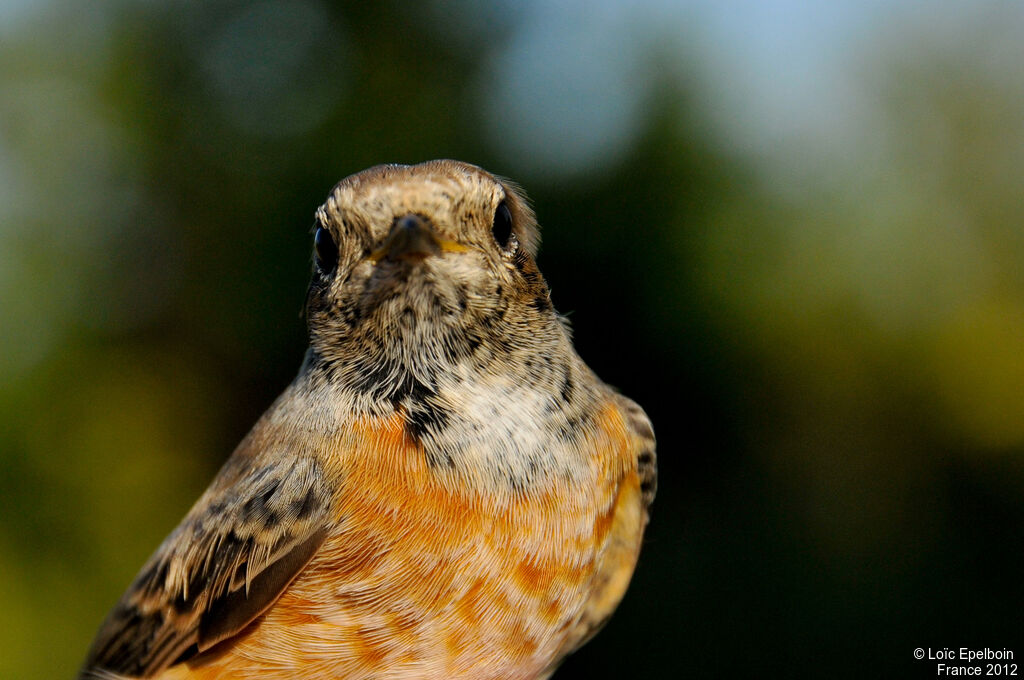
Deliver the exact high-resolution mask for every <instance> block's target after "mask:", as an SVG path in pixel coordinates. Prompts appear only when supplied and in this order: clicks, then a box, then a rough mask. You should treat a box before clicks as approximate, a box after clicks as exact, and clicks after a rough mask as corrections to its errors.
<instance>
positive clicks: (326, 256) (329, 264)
mask: <svg viewBox="0 0 1024 680" xmlns="http://www.w3.org/2000/svg"><path fill="white" fill-rule="evenodd" d="M313 246H314V248H315V250H316V266H317V267H319V268H320V271H322V272H324V273H326V272H329V271H331V270H332V269H334V265H336V264H338V246H337V245H335V243H334V239H333V238H331V232H329V231H327V230H326V229H324V228H323V227H317V228H316V234H315V235H314V236H313Z"/></svg>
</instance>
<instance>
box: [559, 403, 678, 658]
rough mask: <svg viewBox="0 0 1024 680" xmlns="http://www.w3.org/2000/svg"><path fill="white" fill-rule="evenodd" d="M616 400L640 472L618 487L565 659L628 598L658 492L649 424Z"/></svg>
mask: <svg viewBox="0 0 1024 680" xmlns="http://www.w3.org/2000/svg"><path fill="white" fill-rule="evenodd" d="M616 400H617V402H618V406H619V409H620V411H621V413H622V417H623V420H625V422H626V425H627V427H628V428H629V430H630V435H631V436H630V437H629V446H630V451H629V454H628V455H630V456H635V458H636V473H635V475H634V474H628V475H627V476H626V478H625V479H624V480H623V481H622V483H621V484H620V486H619V491H618V496H617V498H616V501H615V509H614V511H613V515H612V526H611V528H610V529H609V531H608V537H607V538H606V539H605V544H604V547H603V549H602V552H601V557H600V566H599V567H598V570H597V573H596V574H595V576H594V580H593V582H592V583H591V586H590V597H589V599H588V600H587V603H586V605H585V606H584V609H583V613H582V615H581V616H580V619H579V621H578V622H577V623H576V626H575V629H574V630H573V631H572V632H571V633H570V635H569V638H568V640H567V642H566V645H565V647H564V649H563V653H564V654H568V653H570V652H572V651H573V650H575V649H578V648H579V647H580V646H581V645H583V644H585V643H586V642H587V641H588V640H590V638H592V637H594V635H596V634H597V633H598V631H600V630H601V628H602V627H603V626H604V624H605V623H607V622H608V619H609V618H610V617H611V615H612V612H614V611H615V608H616V607H617V606H618V605H619V602H620V601H621V600H622V597H623V595H625V594H626V588H627V586H629V581H630V579H631V578H632V577H633V570H634V568H635V567H636V560H637V556H638V555H639V554H640V542H641V539H642V538H643V534H644V529H645V528H646V526H647V521H648V519H649V518H650V508H651V503H652V502H653V501H654V494H655V492H656V491H657V487H658V467H657V459H656V456H655V440H654V430H653V428H652V427H651V421H650V419H649V418H648V417H647V414H646V413H644V410H643V409H642V408H640V406H639V405H637V404H636V402H634V401H632V400H630V399H627V398H626V397H623V396H622V395H616Z"/></svg>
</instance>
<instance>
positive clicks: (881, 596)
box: [0, 0, 1024, 678]
mask: <svg viewBox="0 0 1024 680" xmlns="http://www.w3.org/2000/svg"><path fill="white" fill-rule="evenodd" d="M601 6H602V7H603V5H601ZM523 7H524V8H525V9H524V8H520V7H519V6H517V5H514V4H512V3H501V2H495V3H490V4H483V3H469V2H460V1H459V0H447V1H441V0H438V1H436V2H432V3H427V4H425V5H424V6H423V7H421V8H419V9H410V7H408V6H403V5H400V4H398V3H394V4H392V3H359V2H340V3H326V2H318V1H316V0H303V1H302V2H297V3H282V2H274V1H271V0H265V1H263V2H255V3H249V2H241V1H231V2H228V1H218V2H205V3H200V2H187V1H178V2H169V3H146V2H134V3H125V2H102V3H93V4H88V5H87V4H84V3H83V4H69V3H53V4H47V5H44V6H43V7H42V9H38V10H34V11H32V12H28V11H27V10H24V8H23V10H24V11H23V14H24V16H21V17H20V18H18V20H17V21H13V20H12V21H10V22H9V23H8V24H7V25H6V26H3V28H2V33H0V90H2V92H3V94H2V95H0V319H2V325H3V329H4V330H3V332H2V333H0V504H2V505H0V507H2V508H3V512H2V515H0V629H2V630H3V631H4V632H5V635H4V636H3V638H2V639H0V676H2V677H5V678H53V677H68V676H70V675H71V674H72V673H73V670H74V669H75V668H76V667H77V664H78V663H79V662H80V660H81V658H82V657H83V655H84V653H85V650H86V648H87V646H88V643H89V641H90V639H91V636H92V635H93V633H94V632H95V630H96V627H97V626H98V624H99V621H100V620H101V618H102V617H103V616H104V614H105V612H106V610H107V609H108V607H109V606H111V604H112V603H113V602H114V600H115V599H116V598H117V597H118V595H119V594H120V592H121V591H122V589H123V588H124V587H125V586H126V585H127V583H128V582H129V581H130V579H131V578H132V576H133V575H134V573H135V571H136V569H137V568H138V567H139V566H140V565H141V563H142V561H143V560H144V559H145V558H146V557H147V555H148V554H149V553H150V551H152V550H153V549H154V548H155V546H156V545H157V544H158V543H159V541H160V540H161V539H162V538H163V536H164V535H166V533H167V532H168V531H169V530H170V529H171V528H172V527H173V526H174V525H175V523H176V522H177V521H178V519H179V518H180V517H181V516H182V514H183V513H184V512H185V511H186V510H187V508H188V506H189V504H190V503H191V502H192V500H193V499H194V498H195V497H196V496H198V494H199V493H200V492H201V490H202V489H203V488H204V486H205V484H206V482H207V481H208V479H209V478H210V476H211V475H212V474H213V472H214V471H215V470H216V468H217V467H218V465H219V464H220V462H221V461H222V460H223V459H224V457H225V456H226V455H227V454H228V452H229V451H230V450H231V448H232V447H233V445H234V444H235V443H236V442H237V441H238V439H239V438H240V437H241V436H242V435H243V434H244V433H245V431H246V430H247V428H248V427H249V426H250V425H251V423H252V422H254V420H255V419H256V418H257V417H258V415H259V414H260V413H261V412H262V410H263V409H264V408H266V406H267V405H268V404H269V403H270V401H271V400H272V399H273V397H274V396H275V395H276V394H277V393H278V392H279V391H280V390H281V389H282V388H283V387H284V386H285V385H286V384H287V382H288V381H289V380H290V378H291V376H292V375H293V373H294V371H295V370H296V369H297V367H298V364H299V362H300V359H301V355H302V351H303V348H304V342H305V339H304V329H303V322H302V320H301V319H300V317H299V312H300V308H301V304H302V301H303V296H304V288H305V283H306V277H307V276H308V265H309V252H308V251H309V234H308V226H309V225H310V224H311V221H312V214H313V211H314V209H315V208H316V206H317V205H318V204H319V203H320V202H321V201H322V200H323V198H324V197H325V196H326V194H327V192H328V191H329V189H330V187H331V186H332V185H333V184H334V183H335V182H336V181H337V180H339V179H340V178H342V177H344V176H345V175H347V174H349V173H351V172H354V171H357V170H360V169H362V168H364V167H367V166H370V165H374V164H377V163H381V162H418V161H421V160H426V159H429V158H433V157H454V158H460V159H463V160H467V161H470V162H474V163H478V164H480V165H483V166H484V167H486V168H488V169H491V170H493V171H495V172H498V173H500V174H504V175H507V176H510V177H513V178H515V179H516V180H517V181H519V182H520V183H521V184H522V185H523V186H524V187H525V188H526V189H527V191H528V192H529V193H530V195H531V197H532V198H533V200H534V203H535V206H536V208H537V213H538V216H539V218H540V221H541V224H542V226H543V227H544V229H545V231H544V234H545V244H544V248H543V250H542V253H541V266H542V268H543V269H544V271H545V273H546V275H547V277H548V279H549V282H550V283H551V285H552V288H553V296H554V300H555V303H556V305H558V307H559V308H560V309H561V310H562V311H563V312H568V313H569V318H570V319H571V320H572V322H573V325H574V328H575V337H576V342H577V347H578V349H579V351H580V353H581V354H582V356H583V357H584V358H585V359H586V360H587V361H588V362H589V363H590V364H591V365H592V366H593V367H594V368H595V370H596V371H597V372H598V374H600V375H601V376H602V377H603V378H605V379H606V380H607V381H609V382H610V383H612V384H614V385H616V386H618V387H620V388H621V389H622V390H623V391H624V392H625V393H626V394H628V395H630V396H632V397H634V398H635V399H636V400H637V401H638V402H639V403H641V404H643V405H644V406H645V408H646V409H647V410H648V412H649V413H650V415H651V417H652V419H653V421H654V423H655V429H656V430H657V432H658V435H659V457H660V468H661V474H662V477H661V480H662V481H661V487H660V491H659V497H658V499H657V502H656V506H655V515H654V522H653V524H652V526H651V529H650V534H649V540H648V542H647V547H646V549H645V552H644V554H643V556H642V558H641V565H640V569H639V571H638V573H637V576H636V579H635V581H634V584H633V586H632V588H631V591H630V593H629V595H628V597H627V598H626V600H625V602H624V603H623V605H622V607H621V609H620V611H619V613H618V614H617V615H616V617H614V618H613V619H612V621H611V623H610V624H609V626H608V629H607V630H606V631H605V632H604V633H602V634H601V636H600V637H599V638H598V639H597V641H596V642H595V643H593V644H591V645H589V646H587V647H586V648H585V649H584V650H582V651H581V652H580V653H579V654H577V655H575V656H574V657H572V658H571V659H570V660H569V661H568V662H567V664H566V665H565V667H564V668H563V670H562V671H560V672H559V674H558V676H557V677H560V678H575V677H579V678H589V677H648V676H651V677H658V676H665V675H671V676H673V677H674V676H675V675H676V674H680V675H682V674H684V673H685V674H689V675H693V676H697V677H705V676H715V677H723V676H724V677H730V676H741V675H742V676H747V675H751V674H757V675H759V676H764V675H785V676H789V677H802V676H806V677H819V676H821V675H828V676H830V677H851V678H854V677H856V678H860V677H864V676H866V675H870V676H886V675H907V674H909V673H910V672H925V671H923V670H922V668H921V667H915V666H914V662H913V660H912V658H911V653H912V650H913V649H914V648H915V647H919V646H921V647H927V646H945V645H948V646H952V647H959V646H962V645H976V646H989V647H993V648H995V647H1001V646H1004V645H1005V646H1010V647H1011V648H1014V649H1015V651H1017V652H1018V653H1020V652H1021V651H1024V648H1022V647H1021V646H1020V643H1021V642H1022V639H1021V635H1020V603H1021V602H1022V601H1024V586H1022V585H1021V583H1022V582H1021V579H1020V566H1021V563H1022V557H1024V551H1022V548H1021V536H1022V529H1024V503H1022V492H1024V456H1022V454H1024V359H1022V358H1021V357H1024V353H1022V351H1021V350H1022V347H1024V274H1022V272H1024V230H1022V229H1021V216H1022V215H1024V77H1022V72H1021V71H1020V69H1019V64H1020V63H1021V56H1024V55H1022V54H1021V48H1020V45H1021V43H1020V41H1019V38H1018V36H1019V35H1020V28H1021V27H1022V24H1024V21H1022V20H1021V16H1020V13H1019V12H1017V11H1016V10H1015V9H1012V8H1009V9H1008V8H1007V7H1005V6H1000V5H996V4H994V3H993V4H992V5H989V4H988V3H979V5H978V10H977V15H978V19H977V20H976V21H973V22H968V23H967V24H966V25H965V26H964V27H963V32H962V36H961V38H960V39H958V40H950V39H949V36H948V35H947V34H941V33H940V34H938V35H937V36H933V35H931V34H929V32H928V30H927V25H922V27H920V30H918V31H917V32H916V33H914V32H913V31H911V32H909V33H907V32H900V31H889V32H883V33H882V34H880V35H879V36H877V37H876V39H875V40H874V41H869V42H866V43H865V44H864V45H862V46H861V47H860V49H859V50H858V49H854V50H853V51H852V54H851V56H850V57H849V58H850V60H851V62H853V64H854V66H853V67H852V68H854V70H858V73H859V74H860V76H859V77H860V82H859V84H860V87H861V101H860V103H861V105H862V107H863V108H864V110H865V111H866V112H867V117H866V122H865V121H862V123H863V124H864V128H863V129H862V130H861V131H860V132H859V133H858V135H854V136H852V137H850V138H848V141H846V142H845V143H842V144H838V147H837V148H838V149H839V152H838V153H835V154H834V155H827V156H824V157H822V156H814V155H813V154H808V153H807V152H806V150H805V149H802V148H800V146H799V145H794V146H792V147H785V148H780V149H775V152H774V153H762V154H756V155H750V154H744V153H743V152H741V151H737V145H735V144H731V143H730V140H729V138H728V135H729V133H728V130H723V128H721V127H716V125H715V124H714V121H713V120H711V112H710V109H711V108H712V107H710V106H709V105H708V99H707V93H708V92H710V91H712V90H713V89H714V88H713V87H712V86H711V85H712V84H711V83H709V82H708V76H707V75H706V74H704V75H701V73H700V70H699V69H698V68H696V67H695V65H696V64H698V63H699V62H700V55H699V53H698V52H699V50H698V52H694V51H692V50H690V49H688V48H684V47H683V46H682V45H681V44H680V43H681V42H682V41H681V40H680V39H679V38H678V36H675V35H673V30H672V27H671V26H659V24H658V22H657V21H642V20H637V21H632V22H629V23H628V24H626V25H623V24H621V23H617V22H616V21H615V20H614V17H612V18H611V19H609V18H608V16H605V20H604V23H603V24H602V23H601V22H599V21H597V20H594V21H596V23H593V22H589V21H590V20H589V19H587V18H581V19H579V20H578V21H575V20H574V23H573V24H572V26H573V29H572V31H573V32H572V34H571V36H569V37H567V38H566V42H565V44H562V43H559V42H558V41H557V40H556V39H557V37H558V36H559V35H561V33H560V32H559V30H555V29H553V28H552V27H551V25H545V30H536V25H537V20H536V16H534V19H533V23H531V18H530V17H531V12H533V14H534V15H536V14H537V13H538V12H541V9H543V7H544V6H543V5H541V4H536V5H532V4H527V5H524V6H523ZM993 7H994V8H995V9H993ZM1000 8H1002V9H1000ZM595 12H596V13H598V14H599V13H600V12H597V11H596V10H595ZM588 22H589V23H588ZM609 26H611V27H613V28H614V29H615V30H611V29H609ZM620 28H621V29H622V30H619V29H620ZM690 30H691V31H695V32H699V30H700V28H699V26H697V27H696V28H693V27H691V29H690ZM611 34H614V35H616V36H618V37H617V40H619V41H620V43H623V42H624V43H628V47H629V49H628V50H626V51H625V52H622V53H621V54H625V55H626V56H621V54H620V53H619V52H615V51H614V50H612V51H610V52H608V53H607V54H605V56H604V58H605V59H607V60H609V61H607V62H605V63H604V64H598V66H597V67H596V68H598V70H599V72H598V73H597V75H599V76H600V77H596V78H595V79H594V80H592V81H591V80H589V79H587V78H582V77H580V78H571V77H570V76H569V75H567V74H569V73H571V71H569V70H566V69H568V68H569V66H571V65H573V64H575V67H581V68H582V67H584V66H585V64H584V65H583V66H581V65H580V62H579V54H580V51H579V50H583V53H585V54H587V55H591V52H592V51H593V50H591V49H590V47H581V46H584V45H604V44H605V43H604V42H603V39H602V38H603V37H604V36H606V35H611ZM622 36H626V37H622ZM570 38H571V39H570ZM531 40H532V41H533V42H531ZM620 43H616V44H617V45H618V47H622V44H620ZM693 49H695V50H696V49H697V48H693ZM587 50H590V51H587ZM538 54H541V55H544V56H545V59H543V60H540V61H539V62H538V57H537V55H538ZM595 54H596V53H595ZM547 55H552V56H551V57H550V59H547ZM616 55H619V56H616ZM591 56H593V55H591ZM589 58H590V57H589V56H588V59H589ZM595 58H596V57H595ZM531 59H532V61H530V60H531ZM524 60H526V61H529V64H527V66H530V67H531V68H534V69H540V71H541V72H543V73H544V74H547V75H550V74H555V75H554V76H550V78H549V80H550V79H553V80H552V81H551V82H549V83H548V86H549V89H548V90H544V91H541V90H537V89H531V82H532V81H529V80H528V79H527V80H523V79H522V78H519V79H518V80H517V78H516V77H514V76H508V75H507V73H506V74H505V76H503V75H502V74H503V73H505V71H503V70H502V69H510V68H511V69H513V70H514V69H515V67H516V65H517V64H519V63H521V62H524ZM573 60H576V61H573ZM548 68H549V69H550V73H549V71H547V70H545V69H548ZM527 72H528V71H527ZM558 78H564V79H565V80H564V82H563V81H559V80H558ZM563 86H564V87H563ZM716 86H717V84H716ZM523 97H526V99H523ZM521 101H526V102H528V104H529V106H527V107H526V108H524V107H521V106H520V107H519V108H518V109H517V108H516V106H517V102H521ZM592 107H604V108H601V109H600V110H599V111H596V112H594V113H592V114H590V113H588V114H587V115H586V116H583V117H582V118H580V117H579V114H580V110H581V109H587V111H590V109H591V108H592ZM538 111H539V112H542V114H543V115H541V113H538ZM516 116H519V117H518V118H517V117H516ZM578 120H581V121H583V123H581V124H579V125H577V130H576V133H574V132H573V125H574V124H575V123H574V121H578ZM590 126H593V129H591V127H590ZM506 128H507V134H506ZM595 129H596V130H599V131H600V132H599V134H596V133H594V130H595ZM606 129H607V130H610V131H608V132H606ZM588 135H589V136H588ZM559 136H562V137H565V138H566V139H565V149H564V151H565V153H564V154H562V155H561V156H559V159H560V160H559V161H558V162H556V161H554V160H552V156H553V155H557V154H558V152H561V151H562V148H561V147H560V146H559V144H558V139H559ZM568 137H572V138H571V139H569V138H568ZM849 139H853V140H854V141H849ZM531 140H534V142H535V146H531ZM537 140H540V141H537ZM552 140H553V141H552ZM602 140H604V141H602ZM602 144H606V146H602ZM572 154H576V155H572ZM1015 644H1016V645H1017V646H1016V647H1014V645H1015Z"/></svg>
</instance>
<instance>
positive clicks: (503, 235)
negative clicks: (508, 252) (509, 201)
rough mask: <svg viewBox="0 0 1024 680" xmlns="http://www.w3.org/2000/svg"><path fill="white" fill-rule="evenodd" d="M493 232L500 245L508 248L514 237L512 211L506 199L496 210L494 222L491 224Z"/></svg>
mask: <svg viewBox="0 0 1024 680" xmlns="http://www.w3.org/2000/svg"><path fill="white" fill-rule="evenodd" d="M491 233H492V234H494V240H495V241H497V242H498V245H499V246H501V247H502V248H504V249H507V248H508V247H509V245H510V242H511V239H512V213H511V212H509V209H508V206H507V205H506V204H505V201H502V202H501V203H499V204H498V209H497V210H495V211H494V224H492V225H491Z"/></svg>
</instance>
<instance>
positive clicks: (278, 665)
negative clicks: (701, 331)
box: [79, 160, 657, 680]
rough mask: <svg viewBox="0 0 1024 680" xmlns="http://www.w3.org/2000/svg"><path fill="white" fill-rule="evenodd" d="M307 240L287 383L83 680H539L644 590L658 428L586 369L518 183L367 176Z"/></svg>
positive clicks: (327, 209) (155, 563)
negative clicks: (635, 588)
mask: <svg viewBox="0 0 1024 680" xmlns="http://www.w3.org/2000/svg"><path fill="white" fill-rule="evenodd" d="M311 232H312V235H313V239H312V240H313V248H312V250H313V257H312V259H313V264H312V270H313V271H312V277H311V282H310V285H309V289H308V292H307V296H306V304H305V314H304V316H305V319H306V323H307V326H308V335H309V347H308V350H307V351H306V354H305V357H304V359H303V361H302V363H301V367H300V369H299V372H298V375H297V376H296V377H295V379H294V381H293V382H292V383H291V384H290V385H289V386H288V387H287V388H286V389H285V390H284V392H283V393H282V394H281V395H280V396H279V397H278V398H277V399H276V400H275V401H274V402H273V404H272V405H271V406H270V407H269V409H268V410H267V411H266V412H265V413H264V414H263V416H262V417H261V418H260V419H259V420H258V421H257V422H256V424H255V425H254V427H253V428H252V430H251V431H250V432H249V433H248V434H247V435H246V436H245V437H244V439H243V440H242V442H241V443H240V444H239V445H238V447H237V448H236V449H235V451H234V452H233V453H232V454H231V456H230V457H229V458H228V459H227V461H226V462H225V463H224V465H223V467H222V468H221V469H220V471H219V472H218V473H217V474H216V476H215V478H214V479H213V481H212V483H211V484H210V486H209V488H208V489H207V490H206V491H205V492H204V493H203V494H202V496H201V497H200V498H199V499H198V501H196V503H195V505H194V506H193V507H192V508H191V510H189V512H188V513H187V515H186V516H185V518H184V519H183V520H182V521H181V523H180V524H179V525H178V526H177V528H175V529H174V530H173V531H172V532H171V534H170V535H169V536H168V537H167V538H166V540H164V542H163V543H162V544H161V545H160V546H159V547H158V548H157V550H156V552H155V553H154V554H153V555H152V557H150V559H149V560H148V561H147V562H146V563H145V565H144V566H143V567H142V569H141V571H140V572H139V574H138V576H137V577H136V578H135V580H134V581H133V582H132V583H131V585H130V586H129V587H128V589H127V591H126V592H125V593H124V595H123V596H122V597H121V599H120V601H119V602H118V603H117V604H116V606H115V607H114V608H113V610H112V611H111V612H110V614H109V615H108V617H107V618H106V620H105V621H104V622H103V623H102V625H101V626H100V629H99V632H98V634H97V636H96V638H95V641H94V642H93V644H92V646H91V648H90V649H89V651H88V655H87V658H86V661H85V663H84V665H83V667H82V668H81V670H80V672H79V678H80V679H81V680H100V679H104V680H114V679H126V678H160V679H162V680H186V679H187V680H201V679H211V678H218V679H222V680H242V679H252V678H262V679H264V680H266V679H273V678H292V679H296V678H297V679H299V680H303V679H313V678H318V679H319V678H338V679H341V678H344V679H348V680H357V679H369V678H377V679H387V680H402V679H405V678H419V679H435V678H467V679H469V678H472V679H489V678H495V679H496V678H502V679H513V680H532V679H534V678H548V677H550V676H551V675H552V674H553V673H554V672H555V670H556V668H557V667H558V665H559V664H560V662H561V661H562V660H564V658H565V657H566V656H567V655H568V654H570V653H571V652H573V651H574V650H576V649H577V648H579V647H580V646H581V645H582V644H584V643H585V642H586V641H587V640H589V639H590V638H591V637H592V636H593V635H594V634H595V633H596V632H597V631H598V630H599V629H600V628H601V626H602V625H603V624H604V623H605V622H606V621H607V620H608V618H609V617H610V616H611V614H612V612H613V611H614V610H615V608H616V607H617V606H618V604H619V602H620V600H621V599H622V598H623V596H624V594H625V592H626V589H627V586H628V584H629V582H630V580H631V578H632V575H633V572H634V569H635V567H636V564H637V559H638V555H639V553H640V548H641V543H642V540H643V534H644V530H645V528H646V526H647V524H648V521H649V517H650V507H651V503H652V501H653V499H654V495H655V491H656V486H657V466H656V456H655V437H654V432H653V429H652V426H651V422H650V420H649V418H648V417H647V415H646V414H645V412H644V411H643V409H642V408H641V407H640V406H638V405H637V404H636V403H635V402H633V401H632V400H630V399H628V398H627V397H625V396H623V395H622V394H620V393H619V392H618V391H617V390H616V389H614V388H612V387H610V386H608V385H607V384H605V383H604V382H602V381H601V380H600V379H599V378H598V377H597V376H596V374H595V373H594V372H593V371H592V370H591V369H590V368H589V367H588V366H587V365H586V364H585V363H584V362H583V360H582V359H581V358H580V357H579V355H578V354H577V353H576V351H575V349H574V346H573V342H572V337H571V332H570V328H569V325H568V323H567V321H566V320H565V319H564V317H562V316H560V315H559V314H558V313H557V312H556V311H555V309H554V307H553V305H552V302H551V296H550V291H549V288H548V286H547V283H546V282H545V279H544V278H543V276H542V275H541V273H540V271H539V270H538V268H537V264H536V255H537V249H538V245H539V229H538V226H537V221H536V218H535V216H534V212H533V209H532V207H531V206H530V204H529V202H528V200H527V198H526V197H525V194H524V193H523V192H522V190H521V189H520V188H519V187H518V186H517V185H516V184H514V183H512V182H511V181H509V180H506V179H503V178H501V177H498V176H495V175H492V174H490V173H489V172H487V171H485V170H483V169H481V168H479V167H477V166H474V165H471V164H468V163H463V162H459V161H454V160H437V161H428V162H425V163H421V164H418V165H398V164H387V165H379V166H375V167H372V168H370V169H368V170H364V171H362V172H359V173H356V174H354V175H351V176H349V177H347V178H346V179H343V180H342V181H341V182H339V183H338V184H337V185H336V186H335V187H334V188H333V190H332V191H331V193H330V195H329V196H328V198H327V200H326V202H325V203H324V204H323V205H322V206H321V207H320V208H319V209H318V210H317V211H316V213H315V220H314V225H313V228H312V230H311Z"/></svg>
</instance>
